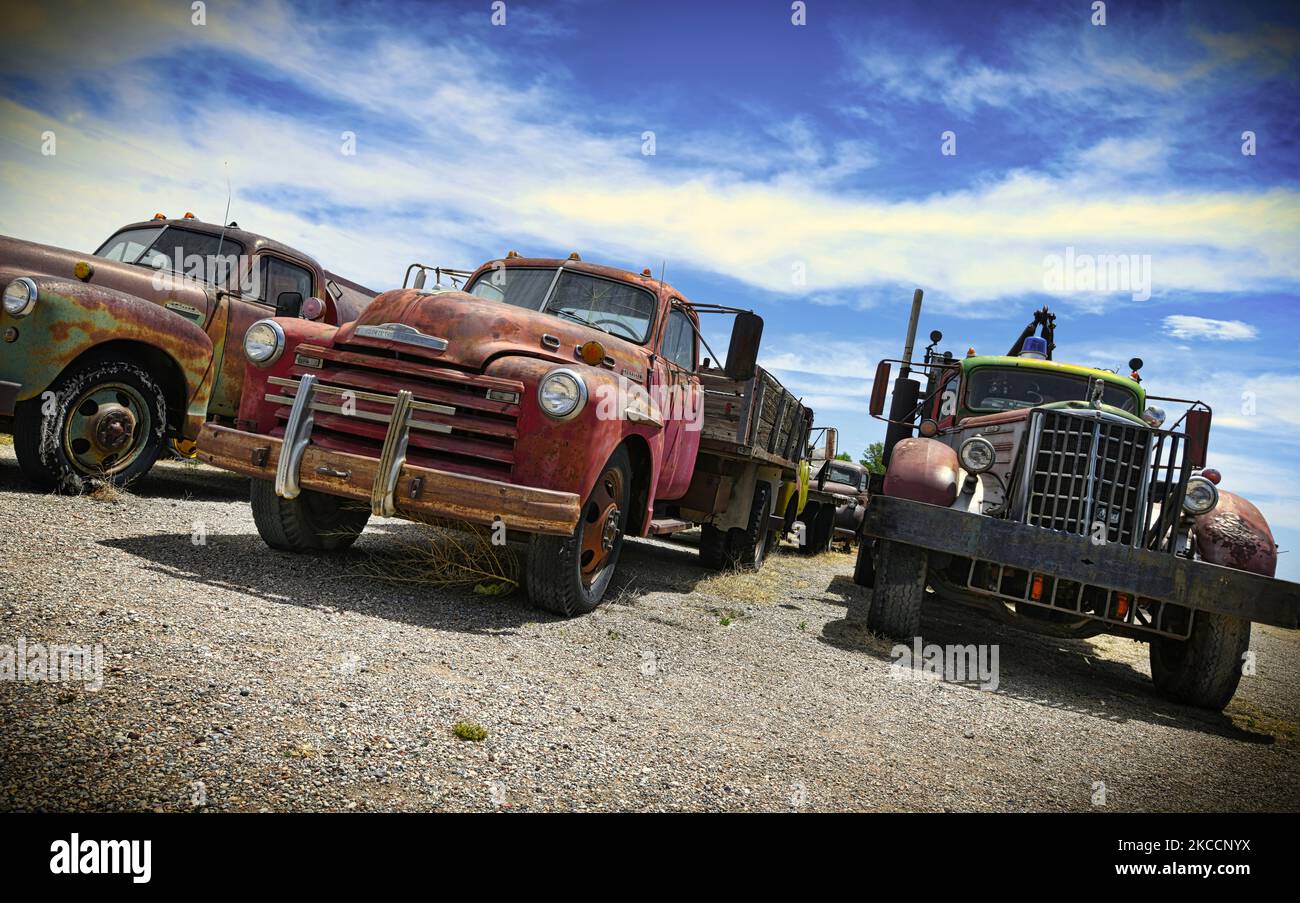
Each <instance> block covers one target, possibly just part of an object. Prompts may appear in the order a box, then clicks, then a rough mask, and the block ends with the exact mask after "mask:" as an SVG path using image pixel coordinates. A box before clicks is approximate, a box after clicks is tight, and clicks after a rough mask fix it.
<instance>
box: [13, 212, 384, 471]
mask: <svg viewBox="0 0 1300 903" xmlns="http://www.w3.org/2000/svg"><path fill="white" fill-rule="evenodd" d="M0 290H3V293H4V294H3V308H2V309H0V335H2V336H3V344H0V423H3V424H5V425H7V426H8V427H9V428H10V429H11V430H12V432H13V434H14V449H15V452H16V453H17V457H18V464H19V466H20V467H21V469H22V472H23V473H24V474H25V475H26V476H27V477H28V478H30V479H31V480H33V481H35V482H37V483H38V484H41V485H45V486H53V487H56V488H59V489H63V490H67V491H78V490H79V489H80V488H81V487H82V485H83V481H85V480H87V479H107V480H112V481H113V482H116V483H128V482H130V481H131V480H133V479H135V478H136V477H139V476H140V475H141V474H143V473H144V472H145V471H147V470H148V469H149V468H150V467H151V466H152V465H153V462H154V460H155V459H156V458H157V456H158V453H159V451H160V450H161V449H162V448H163V446H164V444H165V443H166V442H167V441H168V440H174V441H176V443H177V446H178V448H179V449H181V451H182V452H187V451H188V450H189V447H190V446H192V443H193V440H194V439H195V438H197V437H198V434H199V430H200V428H201V427H202V425H203V423H204V422H205V421H207V420H209V419H219V420H224V421H225V422H228V423H230V422H233V421H234V418H235V416H236V414H237V411H238V407H239V399H240V393H241V390H242V386H243V380H244V367H245V364H246V361H245V359H244V356H243V353H242V350H241V349H240V347H239V340H240V338H241V337H242V336H243V335H244V333H245V332H246V331H247V329H248V327H249V326H250V325H251V324H252V323H253V322H254V321H256V320H259V319H262V318H264V317H267V316H270V315H273V314H274V315H279V316H285V317H298V316H302V317H307V318H310V319H312V320H314V321H316V322H319V323H322V324H325V323H328V324H339V323H345V322H347V321H349V320H353V319H355V318H356V316H357V314H358V313H359V312H360V311H361V309H362V308H363V307H365V305H366V304H367V303H369V301H370V299H371V298H373V297H374V294H375V293H374V292H372V291H370V290H369V289H366V288H363V287H362V286H360V285H357V284H355V283H353V282H349V281H348V280H346V279H343V278H342V277H340V276H336V275H334V274H332V273H329V272H327V271H325V270H323V269H321V267H320V265H319V264H317V263H316V261H314V260H313V259H312V258H310V257H308V256H307V255H305V254H303V253H302V252H300V251H296V250H294V249H293V248H290V247H288V246H287V245H283V244H280V243H279V242H275V241H272V240H271V239H269V238H265V237H263V236H261V235H255V234H253V233H251V232H245V231H243V230H242V229H239V228H238V226H237V225H236V224H235V223H231V224H230V225H229V226H221V225H220V224H211V223H203V222H200V221H199V220H198V219H196V218H194V216H193V214H189V213H187V214H186V215H185V216H184V217H182V218H180V219H168V218H167V217H165V216H164V215H163V214H161V213H160V214H157V215H156V216H155V217H154V218H153V219H151V220H147V221H145V222H140V223H132V224H130V225H127V226H123V227H122V228H121V229H119V230H118V231H117V232H115V233H114V234H113V235H112V236H110V237H109V239H108V240H107V241H106V242H104V244H103V245H102V246H100V248H99V250H97V251H95V253H94V254H83V253H80V252H77V251H69V250H65V249H63V248H55V247H50V246H47V245H39V244H34V243H32V242H28V241H22V240H19V239H16V238H3V237H0ZM228 336H233V337H234V343H233V344H234V348H233V350H232V351H231V353H229V354H227V353H226V342H227V337H228Z"/></svg>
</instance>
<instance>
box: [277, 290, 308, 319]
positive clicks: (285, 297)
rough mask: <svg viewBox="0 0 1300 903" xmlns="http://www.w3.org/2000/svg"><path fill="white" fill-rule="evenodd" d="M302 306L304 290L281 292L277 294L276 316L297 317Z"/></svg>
mask: <svg viewBox="0 0 1300 903" xmlns="http://www.w3.org/2000/svg"><path fill="white" fill-rule="evenodd" d="M300 307H302V292H280V294H278V295H276V296H275V313H276V316H280V317H296V316H298V308H300Z"/></svg>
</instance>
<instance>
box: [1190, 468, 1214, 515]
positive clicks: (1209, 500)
mask: <svg viewBox="0 0 1300 903" xmlns="http://www.w3.org/2000/svg"><path fill="white" fill-rule="evenodd" d="M1217 504H1219V487H1217V486H1215V485H1214V483H1212V482H1210V480H1209V479H1207V478H1206V477H1203V476H1201V475H1200V474H1197V475H1196V476H1194V477H1192V478H1191V479H1189V480H1188V481H1187V492H1186V493H1185V494H1184V495H1183V510H1184V511H1186V512H1187V513H1188V514H1190V515H1192V516H1194V517H1196V516H1200V515H1202V514H1208V513H1210V512H1211V511H1213V510H1214V506H1215V505H1217Z"/></svg>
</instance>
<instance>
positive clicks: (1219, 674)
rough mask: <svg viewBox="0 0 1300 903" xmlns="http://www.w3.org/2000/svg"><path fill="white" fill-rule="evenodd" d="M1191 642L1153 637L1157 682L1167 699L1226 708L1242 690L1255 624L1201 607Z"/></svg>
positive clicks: (1217, 709)
mask: <svg viewBox="0 0 1300 903" xmlns="http://www.w3.org/2000/svg"><path fill="white" fill-rule="evenodd" d="M1192 617H1193V622H1192V635H1191V636H1190V637H1188V638H1187V639H1185V640H1175V639H1172V638H1169V637H1156V638H1155V639H1153V640H1152V641H1151V680H1152V682H1154V683H1155V685H1156V691H1157V692H1158V693H1160V695H1161V696H1164V697H1165V698H1167V699H1172V700H1173V701H1174V702H1181V703H1184V704H1185V705H1194V706H1198V707H1200V708H1203V709H1213V710H1214V711H1216V712H1220V711H1223V708H1224V706H1226V705H1227V704H1228V702H1229V701H1230V700H1231V699H1232V694H1233V693H1235V692H1237V684H1238V683H1239V682H1240V681H1241V666H1242V659H1243V657H1244V656H1245V655H1246V650H1248V649H1249V648H1250V622H1249V621H1247V620H1245V619H1243V618H1235V617H1233V616H1232V615H1221V614H1216V613H1214V612H1208V611H1198V612H1196V613H1195V614H1194V615H1193V616H1192Z"/></svg>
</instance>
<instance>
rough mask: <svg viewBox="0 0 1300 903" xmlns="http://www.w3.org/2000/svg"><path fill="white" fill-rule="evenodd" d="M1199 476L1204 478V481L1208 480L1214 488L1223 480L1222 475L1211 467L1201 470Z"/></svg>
mask: <svg viewBox="0 0 1300 903" xmlns="http://www.w3.org/2000/svg"><path fill="white" fill-rule="evenodd" d="M1201 476H1203V477H1205V479H1207V480H1209V481H1210V482H1211V483H1213V484H1214V485H1215V486H1218V485H1219V481H1220V480H1222V479H1223V474H1221V473H1219V472H1218V471H1217V470H1215V469H1214V468H1213V467H1207V468H1205V469H1204V470H1202V471H1201Z"/></svg>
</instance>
